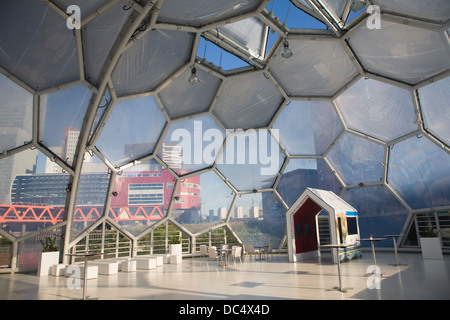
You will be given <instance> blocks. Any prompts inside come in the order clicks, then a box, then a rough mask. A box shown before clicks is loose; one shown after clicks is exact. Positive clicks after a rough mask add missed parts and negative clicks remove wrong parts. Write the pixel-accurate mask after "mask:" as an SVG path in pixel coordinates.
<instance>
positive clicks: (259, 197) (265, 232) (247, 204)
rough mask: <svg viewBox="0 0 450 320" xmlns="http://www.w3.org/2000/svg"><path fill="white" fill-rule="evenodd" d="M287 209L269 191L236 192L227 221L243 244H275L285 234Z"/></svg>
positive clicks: (259, 245)
mask: <svg viewBox="0 0 450 320" xmlns="http://www.w3.org/2000/svg"><path fill="white" fill-rule="evenodd" d="M285 213H286V210H285V209H284V207H283V206H282V205H281V203H280V202H279V200H278V198H277V197H276V196H275V194H274V193H272V192H263V193H261V192H258V193H253V194H245V195H244V194H243V195H238V197H237V199H236V202H235V205H234V208H233V210H232V212H231V217H230V222H229V225H230V227H231V229H233V231H234V232H235V233H236V234H237V236H238V237H239V239H240V240H241V241H242V243H243V244H244V246H245V245H248V244H251V245H253V246H254V248H255V249H257V250H258V248H256V247H261V246H267V245H269V244H272V246H273V248H275V249H276V248H278V247H279V245H280V243H281V241H282V240H283V237H284V236H285V234H286V231H285V230H286V221H285Z"/></svg>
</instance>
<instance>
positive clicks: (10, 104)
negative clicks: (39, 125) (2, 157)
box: [0, 74, 33, 152]
mask: <svg viewBox="0 0 450 320" xmlns="http://www.w3.org/2000/svg"><path fill="white" fill-rule="evenodd" d="M32 122H33V96H32V95H31V94H30V93H29V92H28V91H26V90H24V89H22V88H21V87H20V86H18V85H17V84H15V83H14V82H12V81H11V80H9V79H8V78H6V77H5V76H4V75H2V74H0V151H2V152H3V150H9V149H12V148H15V147H18V146H21V145H23V144H24V142H26V141H31V138H32V129H33V123H32Z"/></svg>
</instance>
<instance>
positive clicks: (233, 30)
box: [218, 17, 266, 58]
mask: <svg viewBox="0 0 450 320" xmlns="http://www.w3.org/2000/svg"><path fill="white" fill-rule="evenodd" d="M265 29H266V26H265V25H264V24H263V23H262V22H261V20H259V19H258V18H256V17H253V18H249V19H244V20H241V21H238V22H234V23H230V24H226V25H224V26H220V27H219V28H218V32H219V34H225V36H227V37H230V38H231V39H232V40H234V41H236V42H237V43H239V44H241V45H242V46H244V47H245V48H247V49H248V51H249V53H250V54H251V55H252V56H253V57H256V58H263V51H264V49H263V48H262V46H263V43H264V40H265V39H264V34H265Z"/></svg>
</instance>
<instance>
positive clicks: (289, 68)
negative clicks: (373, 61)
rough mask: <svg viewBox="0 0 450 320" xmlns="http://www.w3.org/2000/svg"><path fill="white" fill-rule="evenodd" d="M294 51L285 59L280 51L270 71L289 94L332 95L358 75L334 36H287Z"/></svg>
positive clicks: (281, 45) (281, 47) (279, 49)
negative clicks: (304, 37)
mask: <svg viewBox="0 0 450 320" xmlns="http://www.w3.org/2000/svg"><path fill="white" fill-rule="evenodd" d="M288 41H289V48H290V49H291V51H292V53H293V55H292V57H291V58H289V59H286V58H283V57H282V56H281V52H280V51H281V50H283V43H281V44H280V48H278V52H279V54H278V55H277V57H276V58H275V59H274V61H273V63H272V65H271V66H270V68H269V71H270V72H271V73H272V74H273V76H274V77H275V79H276V80H277V81H278V82H279V83H280V85H281V86H282V87H283V89H284V90H285V91H286V93H287V94H288V95H290V96H326V97H331V96H332V95H333V94H334V93H336V92H337V91H338V90H339V89H341V88H342V87H343V86H344V85H346V84H347V83H348V82H349V81H350V80H352V79H353V78H354V77H356V76H357V75H358V69H357V68H356V66H355V65H354V63H353V62H352V61H351V60H350V57H349V55H348V54H347V53H346V52H345V50H344V48H343V47H342V45H341V43H340V42H339V41H338V40H334V39H323V38H317V39H316V40H309V39H301V40H299V39H289V38H288Z"/></svg>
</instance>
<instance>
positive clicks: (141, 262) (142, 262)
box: [133, 257, 156, 270]
mask: <svg viewBox="0 0 450 320" xmlns="http://www.w3.org/2000/svg"><path fill="white" fill-rule="evenodd" d="M133 260H135V261H136V268H137V269H146V270H149V269H156V259H154V258H142V257H141V258H135V259H133Z"/></svg>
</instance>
